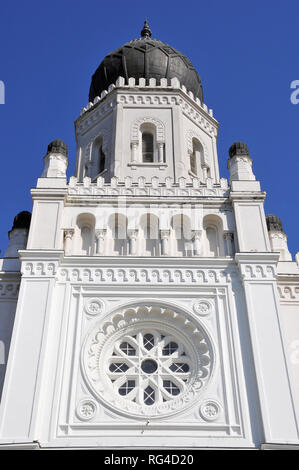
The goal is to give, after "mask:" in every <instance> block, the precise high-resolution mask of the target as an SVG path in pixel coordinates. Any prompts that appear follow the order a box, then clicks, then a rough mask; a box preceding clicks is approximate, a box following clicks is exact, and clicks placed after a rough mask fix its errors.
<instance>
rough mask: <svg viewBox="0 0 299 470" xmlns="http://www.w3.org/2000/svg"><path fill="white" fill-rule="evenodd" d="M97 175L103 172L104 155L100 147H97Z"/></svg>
mask: <svg viewBox="0 0 299 470" xmlns="http://www.w3.org/2000/svg"><path fill="white" fill-rule="evenodd" d="M98 161H99V173H102V171H104V170H105V154H104V152H103V147H102V145H101V146H100V147H99V160H98Z"/></svg>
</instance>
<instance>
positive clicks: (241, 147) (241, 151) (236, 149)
mask: <svg viewBox="0 0 299 470" xmlns="http://www.w3.org/2000/svg"><path fill="white" fill-rule="evenodd" d="M228 153H229V158H233V157H235V156H236V155H239V156H240V155H248V156H249V148H248V147H247V145H246V144H244V143H243V142H235V143H233V145H231V146H230V148H229V151H228Z"/></svg>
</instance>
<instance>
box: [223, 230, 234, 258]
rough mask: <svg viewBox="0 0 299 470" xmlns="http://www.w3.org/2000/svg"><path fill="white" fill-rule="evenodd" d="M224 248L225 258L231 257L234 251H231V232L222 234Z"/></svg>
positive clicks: (232, 237)
mask: <svg viewBox="0 0 299 470" xmlns="http://www.w3.org/2000/svg"><path fill="white" fill-rule="evenodd" d="M223 237H224V240H225V246H226V256H233V254H234V249H233V240H234V235H233V233H232V232H224V234H223Z"/></svg>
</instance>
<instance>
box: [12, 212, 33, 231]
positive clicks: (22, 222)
mask: <svg viewBox="0 0 299 470" xmlns="http://www.w3.org/2000/svg"><path fill="white" fill-rule="evenodd" d="M30 221H31V213H30V212H28V211H23V212H19V214H17V215H16V216H15V218H14V219H13V226H12V229H11V230H14V229H15V228H22V229H23V228H26V229H28V230H29V227H30Z"/></svg>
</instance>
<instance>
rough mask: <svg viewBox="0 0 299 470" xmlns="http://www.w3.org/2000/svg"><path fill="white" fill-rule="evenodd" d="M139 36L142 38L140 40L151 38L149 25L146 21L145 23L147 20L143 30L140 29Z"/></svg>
mask: <svg viewBox="0 0 299 470" xmlns="http://www.w3.org/2000/svg"><path fill="white" fill-rule="evenodd" d="M140 34H141V37H142V38H150V37H151V35H152V32H151V30H150V27H149V25H148V21H147V20H145V22H144V26H143V29H142V31H141V33H140Z"/></svg>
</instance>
